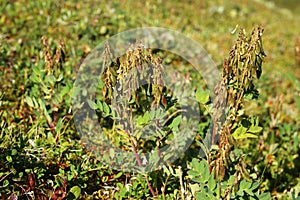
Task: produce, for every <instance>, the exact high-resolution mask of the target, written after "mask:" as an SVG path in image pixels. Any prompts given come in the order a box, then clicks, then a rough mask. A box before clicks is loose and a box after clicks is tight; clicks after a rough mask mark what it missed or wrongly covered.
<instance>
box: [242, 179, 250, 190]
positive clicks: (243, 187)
mask: <svg viewBox="0 0 300 200" xmlns="http://www.w3.org/2000/svg"><path fill="white" fill-rule="evenodd" d="M250 187H251V183H249V182H247V181H246V180H242V181H241V183H240V189H242V190H244V189H249V188H250Z"/></svg>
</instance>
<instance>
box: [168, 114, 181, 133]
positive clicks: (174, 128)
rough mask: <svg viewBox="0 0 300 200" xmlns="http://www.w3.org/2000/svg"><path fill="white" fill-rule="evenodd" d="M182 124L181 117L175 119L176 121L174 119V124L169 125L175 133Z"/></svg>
mask: <svg viewBox="0 0 300 200" xmlns="http://www.w3.org/2000/svg"><path fill="white" fill-rule="evenodd" d="M180 122H181V115H179V116H177V117H175V119H173V121H172V123H171V124H170V125H169V127H170V128H171V129H172V130H173V131H178V130H179V129H178V126H179V124H180Z"/></svg>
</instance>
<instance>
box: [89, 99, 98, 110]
mask: <svg viewBox="0 0 300 200" xmlns="http://www.w3.org/2000/svg"><path fill="white" fill-rule="evenodd" d="M87 103H88V104H89V106H90V108H91V109H93V110H95V109H96V108H97V104H96V103H95V102H93V101H91V100H89V99H88V100H87Z"/></svg>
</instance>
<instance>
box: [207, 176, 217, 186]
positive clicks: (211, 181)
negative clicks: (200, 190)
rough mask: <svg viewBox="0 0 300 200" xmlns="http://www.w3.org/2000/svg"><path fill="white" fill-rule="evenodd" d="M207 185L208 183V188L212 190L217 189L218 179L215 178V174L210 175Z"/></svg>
mask: <svg viewBox="0 0 300 200" xmlns="http://www.w3.org/2000/svg"><path fill="white" fill-rule="evenodd" d="M207 185H208V188H209V189H210V190H214V189H215V187H216V185H217V184H216V181H215V179H214V176H213V174H212V175H210V176H209V179H208V184H207Z"/></svg>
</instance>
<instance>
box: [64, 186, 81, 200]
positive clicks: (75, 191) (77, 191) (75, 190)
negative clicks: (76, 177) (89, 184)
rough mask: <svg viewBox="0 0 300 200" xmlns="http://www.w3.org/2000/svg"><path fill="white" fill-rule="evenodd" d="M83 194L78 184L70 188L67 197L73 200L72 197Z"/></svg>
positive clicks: (76, 197) (75, 197)
mask: <svg viewBox="0 0 300 200" xmlns="http://www.w3.org/2000/svg"><path fill="white" fill-rule="evenodd" d="M80 194H81V188H80V187H78V186H77V185H76V186H73V187H72V188H71V189H70V192H69V193H68V196H67V199H68V200H69V199H70V200H71V199H78V198H79V196H80Z"/></svg>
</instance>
